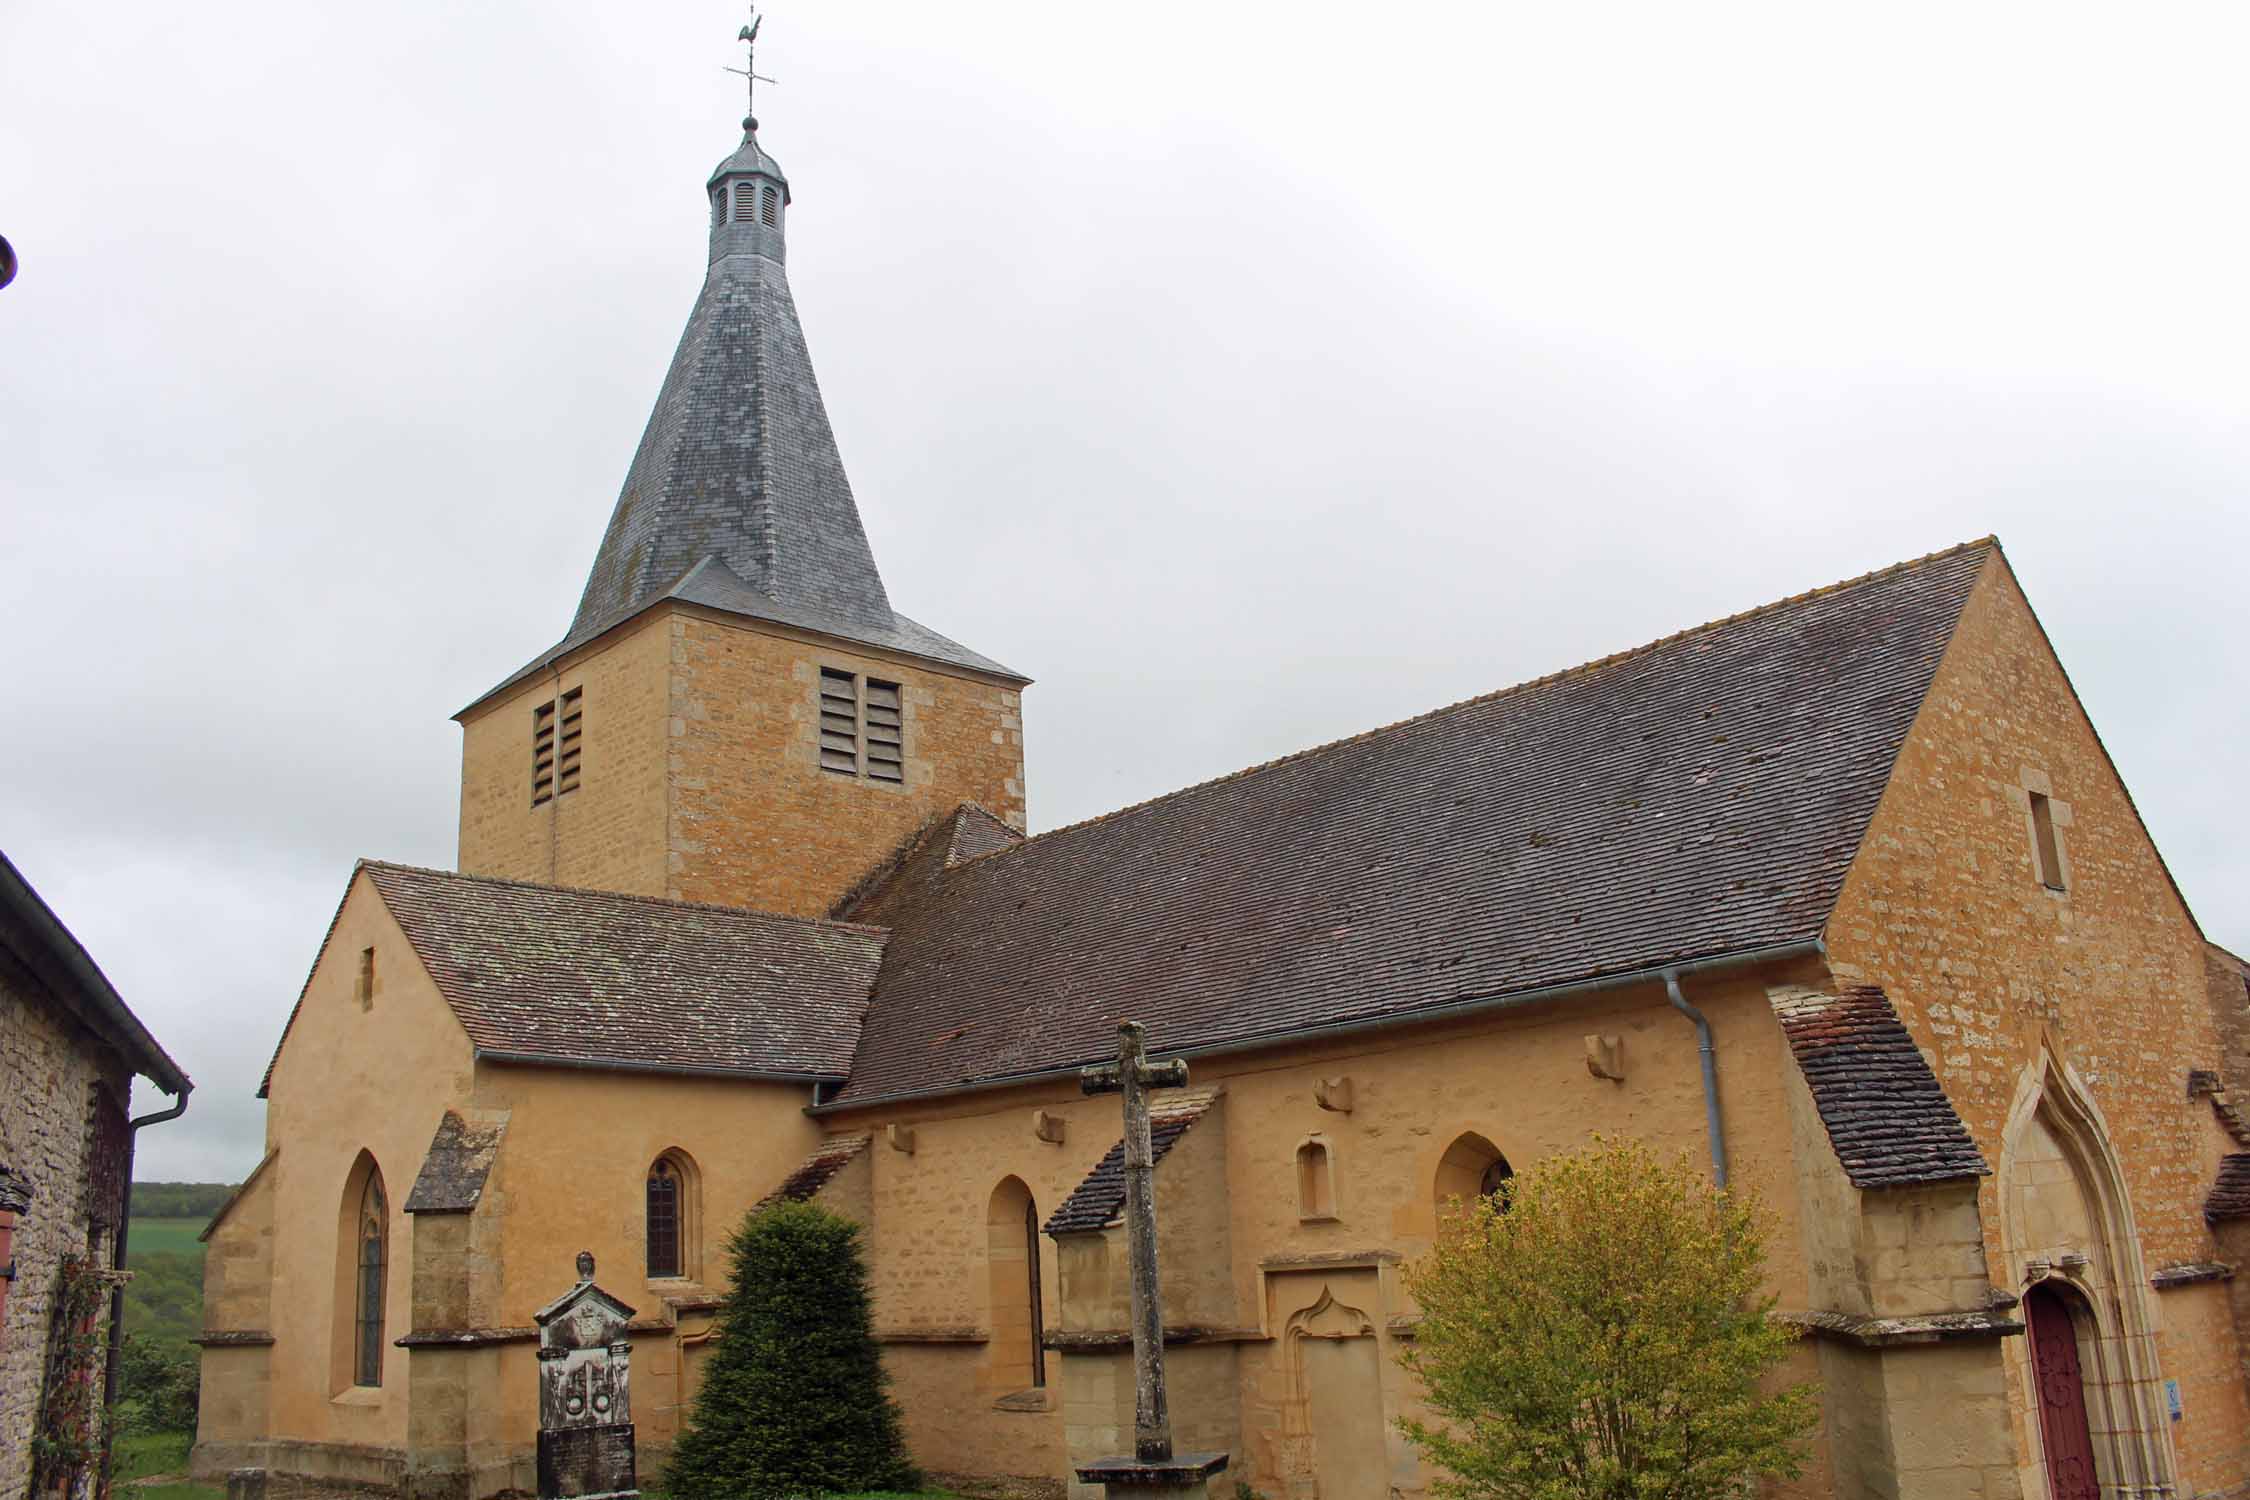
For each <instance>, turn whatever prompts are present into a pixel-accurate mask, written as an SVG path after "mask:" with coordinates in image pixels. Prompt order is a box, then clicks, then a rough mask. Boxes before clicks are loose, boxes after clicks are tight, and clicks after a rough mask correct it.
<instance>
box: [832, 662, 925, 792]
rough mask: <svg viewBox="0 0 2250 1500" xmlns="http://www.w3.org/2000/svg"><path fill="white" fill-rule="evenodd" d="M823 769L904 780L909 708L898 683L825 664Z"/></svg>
mask: <svg viewBox="0 0 2250 1500" xmlns="http://www.w3.org/2000/svg"><path fill="white" fill-rule="evenodd" d="M820 768H821V769H822V770H824V771H833V772H835V773H836V774H837V775H839V776H851V777H858V778H864V779H866V780H868V781H885V782H890V783H891V784H893V785H903V784H904V783H905V781H906V721H905V707H904V702H903V700H902V698H901V696H900V692H899V685H898V684H897V683H895V682H883V681H880V680H878V679H876V678H873V677H861V676H859V675H857V674H856V673H852V672H839V671H837V670H836V669H835V668H833V667H823V668H821V671H820Z"/></svg>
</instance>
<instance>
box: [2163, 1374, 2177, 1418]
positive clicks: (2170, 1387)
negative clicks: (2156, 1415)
mask: <svg viewBox="0 0 2250 1500" xmlns="http://www.w3.org/2000/svg"><path fill="white" fill-rule="evenodd" d="M2164 1409H2165V1410H2166V1411H2168V1412H2170V1413H2171V1414H2172V1420H2173V1421H2175V1422H2177V1421H2178V1420H2180V1383H2179V1382H2178V1381H2177V1380H2167V1381H2165V1382H2164Z"/></svg>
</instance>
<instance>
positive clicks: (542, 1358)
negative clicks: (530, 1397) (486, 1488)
mask: <svg viewBox="0 0 2250 1500" xmlns="http://www.w3.org/2000/svg"><path fill="white" fill-rule="evenodd" d="M632 1317H633V1309H631V1308H630V1307H627V1306H626V1305H625V1304H624V1303H622V1302H620V1301H618V1300H617V1299H616V1298H615V1297H612V1296H611V1295H610V1294H609V1293H607V1292H605V1291H603V1290H602V1289H601V1288H600V1287H598V1286H596V1285H594V1257H593V1256H591V1255H589V1254H586V1253H584V1252H583V1251H582V1252H580V1254H579V1256H578V1284H577V1285H576V1286H574V1287H572V1288H571V1289H570V1290H569V1291H567V1292H565V1293H563V1294H562V1296H560V1297H558V1298H556V1299H555V1300H554V1301H552V1302H550V1303H548V1304H547V1305H546V1306H545V1307H543V1308H541V1309H539V1311H538V1312H536V1313H534V1314H532V1321H533V1322H535V1323H537V1324H538V1325H539V1495H540V1500H595V1497H609V1496H615V1497H628V1496H636V1495H638V1494H640V1483H639V1479H638V1477H637V1476H636V1474H635V1472H634V1453H633V1400H632V1382H631V1373H632V1359H633V1344H632V1340H631V1338H630V1337H629V1336H628V1335H627V1332H626V1325H627V1324H628V1323H630V1322H631V1321H632Z"/></svg>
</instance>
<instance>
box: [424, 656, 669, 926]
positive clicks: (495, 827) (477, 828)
mask: <svg viewBox="0 0 2250 1500" xmlns="http://www.w3.org/2000/svg"><path fill="white" fill-rule="evenodd" d="M669 653H670V638H669V635H668V632H667V630H666V628H665V621H664V616H663V615H662V614H661V613H659V614H654V615H648V616H644V617H643V618H641V619H640V620H638V621H635V622H634V623H632V624H630V625H627V626H625V627H623V628H622V629H620V630H619V631H618V632H617V633H616V634H615V635H612V636H608V637H605V638H603V639H602V640H601V641H599V642H596V643H595V644H594V646H592V647H591V648H589V649H586V650H582V651H579V652H577V653H576V654H574V655H573V656H571V657H569V658H567V659H566V660H565V661H564V662H563V663H562V664H561V668H560V670H559V672H555V673H547V672H542V673H540V674H539V675H538V676H537V677H535V678H533V679H532V680H531V681H529V682H525V683H521V684H519V685H517V687H516V688H515V689H514V690H513V691H511V692H509V693H507V694H506V695H504V696H502V697H500V698H497V699H495V700H494V701H492V702H490V703H486V704H483V705H481V706H479V708H478V709H477V710H476V712H475V713H474V714H472V715H469V716H468V717H466V718H464V719H463V720H462V724H461V729H462V739H461V855H460V858H461V870H462V872H463V873H464V874H469V875H501V876H506V877H507V878H508V879H511V880H531V881H537V882H538V883H540V884H542V885H572V886H585V887H590V888H592V889H595V890H604V891H628V892H631V893H632V894H634V895H638V896H661V895H663V894H664V819H665V811H666V803H665V780H664V744H665V730H664V719H665V706H666V696H667V691H668V690H667V687H666V683H665V661H666V658H667V657H668V655H669ZM573 688H576V689H579V690H581V691H582V692H583V694H584V697H583V699H582V700H581V701H582V703H583V704H584V726H585V727H584V732H583V748H582V750H581V761H580V779H579V785H578V788H577V789H576V790H575V791H570V792H565V793H563V794H562V795H560V796H558V797H554V798H552V799H550V800H548V801H546V802H544V803H541V804H540V805H539V806H537V807H534V806H532V804H531V763H532V762H531V749H532V714H533V711H534V710H535V709H537V708H538V706H539V705H541V704H544V703H552V702H554V701H555V700H556V698H557V697H558V696H559V695H560V694H562V693H565V692H568V691H570V690H571V689H573Z"/></svg>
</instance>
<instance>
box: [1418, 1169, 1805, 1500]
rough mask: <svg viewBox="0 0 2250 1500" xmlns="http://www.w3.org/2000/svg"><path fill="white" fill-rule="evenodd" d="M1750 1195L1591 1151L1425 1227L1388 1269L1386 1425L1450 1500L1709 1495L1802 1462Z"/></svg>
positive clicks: (1796, 1391) (1799, 1406)
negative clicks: (1424, 1412) (1394, 1297)
mask: <svg viewBox="0 0 2250 1500" xmlns="http://www.w3.org/2000/svg"><path fill="white" fill-rule="evenodd" d="M1762 1230H1763V1215H1762V1213H1761V1211H1760V1209H1759V1206H1758V1204H1757V1202H1756V1200H1755V1199H1754V1198H1753V1197H1750V1196H1748V1195H1745V1194H1741V1193H1722V1192H1719V1191H1716V1190H1714V1189H1713V1188H1712V1187H1710V1186H1709V1185H1708V1184H1707V1183H1706V1182H1705V1181H1704V1180H1703V1177H1702V1174H1701V1173H1700V1172H1698V1171H1696V1170H1695V1169H1694V1168H1693V1167H1691V1166H1690V1165H1688V1164H1687V1163H1686V1162H1684V1161H1682V1160H1678V1159H1666V1158H1663V1157H1659V1156H1658V1155H1656V1154H1655V1153H1653V1152H1651V1151H1649V1150H1648V1149H1647V1148H1645V1147H1643V1146H1641V1145H1639V1144H1638V1143H1635V1142H1632V1141H1621V1140H1608V1139H1604V1138H1601V1137H1596V1138H1595V1139H1594V1141H1593V1142H1592V1143H1591V1144H1590V1145H1588V1146H1587V1147H1585V1148H1584V1149H1582V1150H1579V1151H1575V1152H1571V1153H1568V1154H1565V1155H1561V1156H1556V1157H1551V1158H1549V1159H1548V1160H1546V1161H1544V1162H1541V1163H1540V1164H1539V1165H1537V1166H1535V1167H1533V1168H1531V1169H1530V1170H1528V1171H1526V1172H1523V1173H1520V1174H1519V1175H1517V1176H1516V1177H1514V1178H1513V1179H1511V1180H1510V1181H1509V1182H1508V1183H1507V1184H1506V1185H1505V1186H1504V1187H1503V1189H1502V1191H1501V1192H1500V1193H1499V1194H1497V1195H1494V1196H1492V1197H1487V1198H1479V1199H1477V1200H1476V1201H1475V1202H1473V1203H1469V1204H1466V1205H1462V1204H1459V1203H1456V1204H1454V1205H1453V1206H1452V1207H1451V1209H1450V1210H1449V1211H1448V1212H1447V1213H1446V1214H1445V1216H1444V1218H1443V1221H1442V1224H1441V1228H1440V1232H1439V1236H1438V1240H1437V1243H1436V1244H1435V1246H1434V1247H1433V1248H1432V1249H1431V1251H1430V1253H1429V1254H1428V1255H1427V1256H1426V1257H1424V1258H1423V1259H1422V1260H1420V1261H1418V1262H1417V1263H1415V1264H1414V1265H1412V1266H1410V1267H1409V1268H1408V1269H1407V1271H1406V1273H1405V1276H1406V1285H1407V1289H1408V1290H1409V1291H1410V1292H1412V1294H1413V1295H1414V1298H1415V1300H1416V1301H1417V1302H1418V1303H1420V1305H1421V1308H1422V1321H1421V1324H1420V1326H1419V1327H1418V1329H1417V1330H1416V1336H1415V1342H1414V1344H1413V1346H1412V1348H1411V1349H1410V1350H1409V1351H1408V1353H1407V1354H1406V1355H1405V1356H1404V1359H1405V1363H1406V1365H1407V1367H1408V1368H1409V1369H1410V1370H1412V1371H1413V1372H1414V1373H1415V1374H1416V1375H1417V1376H1418V1377H1420V1379H1421V1381H1422V1384H1423V1387H1424V1390H1425V1392H1426V1396H1427V1401H1428V1405H1429V1407H1430V1410H1431V1412H1432V1413H1433V1415H1434V1416H1435V1417H1436V1418H1437V1419H1438V1420H1436V1421H1434V1422H1422V1421H1418V1420H1413V1419H1408V1420H1405V1421H1403V1422H1401V1424H1400V1426H1401V1427H1402V1428H1403V1429H1404V1431H1405V1433H1406V1435H1407V1437H1408V1439H1409V1440H1410V1441H1411V1442H1412V1443H1413V1444H1414V1445H1415V1446H1416V1447H1417V1448H1419V1449H1420V1450H1421V1452H1422V1453H1423V1454H1424V1456H1425V1457H1427V1458H1428V1459H1429V1460H1430V1461H1431V1462H1432V1463H1433V1464H1435V1465H1436V1466H1437V1467H1438V1468H1440V1469H1442V1470H1443V1471H1445V1473H1444V1477H1441V1478H1440V1479H1439V1480H1438V1481H1437V1489H1438V1491H1439V1492H1440V1493H1442V1494H1446V1495H1452V1496H1458V1497H1463V1500H1471V1497H1473V1500H1488V1497H1489V1500H1659V1497H1662V1500H1706V1497H1709V1500H1719V1497H1732V1496H1738V1495H1742V1494H1745V1493H1748V1492H1749V1491H1750V1490H1751V1489H1752V1487H1753V1486H1752V1481H1753V1480H1754V1479H1756V1478H1759V1477H1768V1476H1770V1477H1789V1476H1793V1475H1795V1474H1797V1473H1798V1472H1799V1470H1800V1469H1801V1467H1802V1463H1803V1455H1804V1450H1805V1444H1806V1441H1807V1439H1808V1438H1809V1436H1810V1434H1811V1431H1812V1428H1813V1425H1814V1423H1815V1422H1816V1420H1817V1416H1818V1412H1817V1405H1816V1401H1815V1397H1814V1392H1813V1387H1812V1386H1811V1385H1810V1384H1809V1383H1806V1384H1793V1385H1783V1384H1781V1383H1780V1382H1779V1381H1778V1379H1777V1377H1778V1375H1779V1367H1780V1365H1781V1364H1782V1362H1783V1361H1784V1360H1785V1359H1786V1358H1787V1357H1788V1354H1789V1350H1790V1346H1791V1345H1792V1343H1793V1342H1794V1341H1795V1338H1796V1336H1797V1335H1796V1330H1795V1329H1794V1328H1792V1327H1791V1326H1789V1325H1787V1324H1784V1323H1781V1322H1778V1321H1776V1320H1775V1319H1774V1317H1773V1306H1774V1299H1773V1298H1772V1297H1770V1296H1768V1295H1766V1293H1765V1292H1764V1289H1763V1276H1762V1269H1763V1265H1764V1249H1763V1245H1762V1239H1763V1234H1762Z"/></svg>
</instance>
